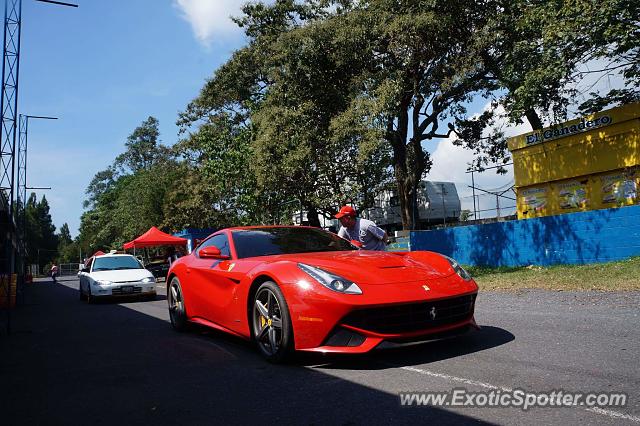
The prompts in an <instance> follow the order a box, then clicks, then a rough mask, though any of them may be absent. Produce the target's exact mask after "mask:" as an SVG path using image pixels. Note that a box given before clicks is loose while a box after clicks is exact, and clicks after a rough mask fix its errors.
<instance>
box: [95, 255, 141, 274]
mask: <svg viewBox="0 0 640 426" xmlns="http://www.w3.org/2000/svg"><path fill="white" fill-rule="evenodd" d="M119 269H142V265H141V264H140V262H138V260H137V259H136V258H135V257H133V256H113V257H96V259H95V260H94V262H93V271H94V272H95V271H115V270H119Z"/></svg>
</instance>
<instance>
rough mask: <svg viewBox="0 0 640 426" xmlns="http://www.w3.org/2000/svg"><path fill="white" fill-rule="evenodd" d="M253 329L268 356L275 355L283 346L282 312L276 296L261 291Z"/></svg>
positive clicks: (254, 310) (257, 298) (269, 292)
mask: <svg viewBox="0 0 640 426" xmlns="http://www.w3.org/2000/svg"><path fill="white" fill-rule="evenodd" d="M253 329H254V333H255V336H256V341H257V342H258V345H260V347H261V348H262V350H263V351H264V352H265V353H266V354H267V355H268V356H271V355H275V354H276V353H277V352H278V350H279V349H280V347H281V345H282V338H283V333H282V310H281V307H280V304H279V303H278V299H277V298H276V295H275V294H274V293H273V292H272V291H271V290H270V289H269V288H263V289H261V290H260V291H259V292H258V294H257V295H256V297H255V303H254V306H253Z"/></svg>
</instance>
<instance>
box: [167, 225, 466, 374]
mask: <svg viewBox="0 0 640 426" xmlns="http://www.w3.org/2000/svg"><path fill="white" fill-rule="evenodd" d="M168 282H169V284H168V285H167V300H168V304H169V315H170V319H171V324H172V325H173V327H174V328H175V329H176V330H178V331H182V330H185V329H186V328H187V327H188V326H189V325H190V323H196V324H201V325H205V326H209V327H211V328H215V329H218V330H223V331H226V332H229V333H232V334H234V335H237V336H241V337H243V338H245V339H252V340H254V341H255V342H256V344H257V347H258V348H259V350H260V352H261V353H262V355H263V356H264V357H265V358H267V359H268V360H269V361H273V362H279V361H283V360H285V359H286V357H287V356H288V355H289V354H290V353H291V352H292V351H294V350H297V351H309V352H321V353H326V352H340V353H365V352H368V351H370V350H372V349H374V348H376V347H378V346H379V345H380V344H381V343H383V342H415V341H425V340H433V339H439V338H444V337H451V336H453V335H457V334H461V333H463V332H465V331H468V330H472V329H474V328H477V326H476V323H475V320H474V316H473V314H474V306H475V299H476V295H477V292H478V286H477V285H476V283H475V282H474V281H473V279H472V278H471V276H470V275H469V274H468V273H467V272H466V271H465V270H464V269H463V268H462V267H461V266H460V265H459V264H458V263H457V262H456V261H454V260H453V259H450V258H448V257H445V256H442V255H440V254H437V253H433V252H425V251H415V252H397V253H394V252H383V251H365V250H359V249H358V248H357V247H356V246H354V245H353V244H351V243H350V242H349V241H347V240H344V239H342V238H340V237H338V236H337V235H335V234H333V233H330V232H328V231H324V230H322V229H318V228H311V227H302V226H269V227H243V228H230V229H223V230H221V231H218V232H216V233H215V234H213V235H211V236H210V237H209V238H208V239H206V240H205V241H204V242H203V243H202V244H200V246H198V248H197V249H196V250H195V251H194V252H193V253H191V254H190V255H188V256H185V257H182V258H180V259H178V260H177V261H176V262H174V263H173V265H172V266H171V269H170V270H169V275H168Z"/></svg>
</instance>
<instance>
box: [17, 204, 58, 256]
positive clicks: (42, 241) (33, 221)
mask: <svg viewBox="0 0 640 426" xmlns="http://www.w3.org/2000/svg"><path fill="white" fill-rule="evenodd" d="M25 220H26V234H25V242H26V248H27V264H35V263H37V264H39V265H40V268H42V267H43V266H44V265H45V264H47V263H49V262H50V261H52V260H54V259H55V257H56V254H57V249H58V237H57V236H56V234H55V230H56V227H55V226H54V225H53V221H52V220H51V214H50V213H49V203H48V202H47V198H46V197H45V196H44V195H43V196H42V199H41V200H40V201H39V202H38V201H37V198H36V194H35V193H33V192H32V193H31V194H30V196H29V199H28V200H27V204H26V205H25Z"/></svg>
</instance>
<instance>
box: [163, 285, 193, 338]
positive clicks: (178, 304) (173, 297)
mask: <svg viewBox="0 0 640 426" xmlns="http://www.w3.org/2000/svg"><path fill="white" fill-rule="evenodd" d="M167 302H168V303H169V318H170V319H171V325H172V326H173V328H174V329H175V330H176V331H186V330H187V328H188V326H189V321H188V320H187V309H186V307H185V305H184V297H183V296H182V287H181V286H180V280H179V279H178V277H173V278H171V282H170V283H169V286H168V287H167Z"/></svg>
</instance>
